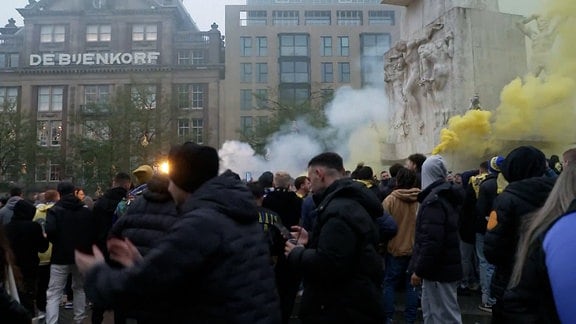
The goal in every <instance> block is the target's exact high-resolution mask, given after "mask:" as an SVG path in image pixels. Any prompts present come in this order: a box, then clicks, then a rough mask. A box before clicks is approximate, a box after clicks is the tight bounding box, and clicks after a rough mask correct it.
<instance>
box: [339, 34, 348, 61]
mask: <svg viewBox="0 0 576 324" xmlns="http://www.w3.org/2000/svg"><path fill="white" fill-rule="evenodd" d="M338 43H339V53H338V54H339V55H340V56H349V55H350V42H349V40H348V36H340V37H338Z"/></svg>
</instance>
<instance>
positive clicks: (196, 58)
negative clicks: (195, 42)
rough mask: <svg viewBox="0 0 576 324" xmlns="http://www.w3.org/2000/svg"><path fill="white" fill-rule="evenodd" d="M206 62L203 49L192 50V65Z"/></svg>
mask: <svg viewBox="0 0 576 324" xmlns="http://www.w3.org/2000/svg"><path fill="white" fill-rule="evenodd" d="M201 64H206V59H205V56H204V50H199V49H197V50H192V65H201Z"/></svg>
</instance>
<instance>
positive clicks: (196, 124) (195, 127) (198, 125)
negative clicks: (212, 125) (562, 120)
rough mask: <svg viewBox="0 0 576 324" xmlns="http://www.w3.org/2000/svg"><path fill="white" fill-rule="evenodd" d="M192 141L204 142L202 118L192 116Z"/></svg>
mask: <svg viewBox="0 0 576 324" xmlns="http://www.w3.org/2000/svg"><path fill="white" fill-rule="evenodd" d="M192 141H193V142H194V143H197V144H203V143H204V120H203V119H202V118H192Z"/></svg>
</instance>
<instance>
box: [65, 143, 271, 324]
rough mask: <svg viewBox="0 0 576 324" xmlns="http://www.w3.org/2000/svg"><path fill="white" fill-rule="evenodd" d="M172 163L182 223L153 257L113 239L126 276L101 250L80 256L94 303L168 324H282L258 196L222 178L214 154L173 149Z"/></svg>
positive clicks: (190, 146)
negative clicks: (143, 312) (144, 313)
mask: <svg viewBox="0 0 576 324" xmlns="http://www.w3.org/2000/svg"><path fill="white" fill-rule="evenodd" d="M168 160H169V163H170V172H169V174H168V176H169V178H170V181H169V184H168V191H169V192H170V194H171V195H172V198H173V199H174V202H175V203H176V205H177V208H178V213H179V214H178V215H179V217H178V220H176V222H175V223H174V225H173V226H172V227H171V229H170V231H169V232H168V233H167V234H166V235H165V236H164V237H163V238H162V239H161V240H160V241H159V242H158V243H157V244H154V245H153V246H151V247H150V250H149V251H148V253H147V254H146V255H145V256H142V255H140V253H139V252H138V249H137V248H136V247H135V246H134V245H133V244H132V243H131V242H130V241H129V240H123V239H119V238H111V239H110V240H109V242H108V245H109V247H110V251H111V256H112V257H113V259H114V260H115V261H117V262H118V263H120V264H121V265H123V266H124V267H125V268H124V269H117V268H113V267H110V266H109V265H107V264H106V263H105V259H104V257H103V255H102V253H101V252H100V251H99V249H98V248H96V247H94V248H93V251H92V252H93V254H87V253H82V252H80V251H77V253H76V264H78V266H79V268H80V269H81V271H82V272H83V273H84V274H85V275H86V293H87V294H88V296H89V297H90V300H91V301H92V302H93V303H94V305H97V306H98V307H101V308H105V309H110V308H114V307H118V308H120V309H129V310H131V309H137V310H147V311H149V312H152V313H153V314H151V316H158V317H160V318H161V319H162V320H161V322H162V323H256V324H259V323H262V324H264V323H266V324H268V323H271V324H277V323H280V308H279V304H278V295H277V292H276V288H275V284H274V274H273V271H272V266H271V264H270V254H269V249H268V245H267V242H265V240H263V236H262V235H263V234H262V228H261V226H260V224H259V223H258V212H257V209H256V204H255V202H254V198H253V197H252V193H251V192H250V190H249V189H248V188H247V187H246V185H245V184H243V183H242V181H241V180H239V179H238V177H237V176H234V174H233V173H232V172H225V173H224V174H222V175H218V170H219V158H218V153H217V151H216V149H214V148H212V147H209V146H204V145H199V144H196V143H192V142H186V143H184V144H182V145H176V146H173V147H172V148H171V150H170V152H169V155H168ZM175 292H178V295H179V297H178V298H173V296H174V294H175ZM151 297H153V298H151ZM152 318H154V317H152Z"/></svg>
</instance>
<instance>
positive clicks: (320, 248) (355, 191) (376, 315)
mask: <svg viewBox="0 0 576 324" xmlns="http://www.w3.org/2000/svg"><path fill="white" fill-rule="evenodd" d="M308 178H309V179H310V183H311V189H312V192H314V200H315V202H316V206H318V208H317V210H318V216H317V218H316V225H315V226H314V229H313V232H312V233H311V235H310V238H309V239H308V233H307V232H306V230H304V229H302V228H300V227H298V226H296V227H294V228H293V229H294V230H296V231H297V232H294V233H292V234H293V236H295V238H296V239H297V243H298V245H297V246H296V245H294V244H293V243H296V242H290V241H288V242H287V243H286V255H287V256H288V263H289V264H290V265H291V267H292V268H293V269H294V271H299V272H301V273H302V275H303V278H304V294H303V296H302V302H301V309H300V319H301V320H302V323H304V324H309V323H379V324H380V323H382V322H383V320H384V314H383V310H382V307H381V301H382V295H381V293H382V291H381V287H380V284H381V282H382V277H383V271H382V260H381V258H380V255H379V254H378V252H377V246H378V228H377V226H376V224H375V219H376V218H377V217H379V216H382V214H383V208H382V205H381V203H380V202H379V201H378V198H377V197H376V195H375V194H374V193H372V192H371V191H369V190H368V189H367V188H366V187H365V186H364V185H362V184H360V183H358V182H355V181H353V180H352V179H348V178H344V166H343V163H342V158H341V157H340V156H339V155H338V154H336V153H322V154H320V155H318V156H316V157H314V158H313V159H312V160H310V162H309V163H308ZM303 244H307V246H306V247H304V246H303Z"/></svg>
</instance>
